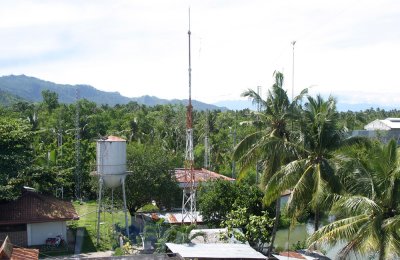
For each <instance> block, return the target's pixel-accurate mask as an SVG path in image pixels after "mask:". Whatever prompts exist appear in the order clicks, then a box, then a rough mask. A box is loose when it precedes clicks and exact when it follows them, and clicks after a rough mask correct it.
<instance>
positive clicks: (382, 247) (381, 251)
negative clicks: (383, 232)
mask: <svg viewBox="0 0 400 260" xmlns="http://www.w3.org/2000/svg"><path fill="white" fill-rule="evenodd" d="M385 253H386V252H385V243H384V241H380V245H379V260H385V258H386V257H385Z"/></svg>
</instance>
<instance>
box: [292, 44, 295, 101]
mask: <svg viewBox="0 0 400 260" xmlns="http://www.w3.org/2000/svg"><path fill="white" fill-rule="evenodd" d="M291 44H292V47H293V62H292V102H293V100H294V45H295V44H296V41H292V42H291Z"/></svg>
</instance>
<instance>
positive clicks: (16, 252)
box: [0, 236, 39, 260]
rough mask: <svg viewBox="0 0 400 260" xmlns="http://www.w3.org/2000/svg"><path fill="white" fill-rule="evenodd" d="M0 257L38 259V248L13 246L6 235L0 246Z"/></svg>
mask: <svg viewBox="0 0 400 260" xmlns="http://www.w3.org/2000/svg"><path fill="white" fill-rule="evenodd" d="M0 259H11V260H24V259H26V260H37V259H39V250H38V249H28V248H23V247H14V245H13V244H12V243H11V241H10V239H9V238H8V236H7V237H6V239H5V240H4V242H3V244H2V245H1V247H0Z"/></svg>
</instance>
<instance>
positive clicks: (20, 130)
mask: <svg viewBox="0 0 400 260" xmlns="http://www.w3.org/2000/svg"><path fill="white" fill-rule="evenodd" d="M32 136H33V133H32V132H31V131H30V126H29V125H28V124H27V123H26V122H25V121H22V120H18V119H12V118H0V200H12V199H15V198H17V197H18V196H19V195H20V192H21V188H22V186H23V185H24V183H25V179H26V178H27V177H28V176H29V174H30V171H31V164H32V161H33V154H32V149H31V146H30V141H31V138H32Z"/></svg>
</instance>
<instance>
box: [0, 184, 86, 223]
mask: <svg viewBox="0 0 400 260" xmlns="http://www.w3.org/2000/svg"><path fill="white" fill-rule="evenodd" d="M75 219H79V216H78V214H77V213H76V211H75V208H74V207H73V206H72V203H71V202H68V201H63V200H59V199H57V198H55V197H53V196H46V195H43V194H40V193H37V192H34V191H26V190H25V191H24V192H23V193H22V196H21V197H19V198H18V199H17V200H14V201H10V202H6V203H1V204H0V225H10V224H26V223H40V222H54V221H64V220H75Z"/></svg>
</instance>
